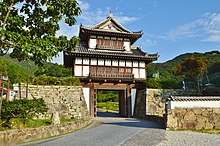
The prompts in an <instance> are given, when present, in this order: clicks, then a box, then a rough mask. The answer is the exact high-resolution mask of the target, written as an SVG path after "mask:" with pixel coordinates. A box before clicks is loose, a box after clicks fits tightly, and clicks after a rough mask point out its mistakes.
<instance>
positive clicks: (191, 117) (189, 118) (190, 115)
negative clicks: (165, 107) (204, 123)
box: [184, 111, 196, 121]
mask: <svg viewBox="0 0 220 146" xmlns="http://www.w3.org/2000/svg"><path fill="white" fill-rule="evenodd" d="M184 120H185V121H195V120H196V115H195V113H194V112H193V111H187V112H186V114H185V116H184Z"/></svg>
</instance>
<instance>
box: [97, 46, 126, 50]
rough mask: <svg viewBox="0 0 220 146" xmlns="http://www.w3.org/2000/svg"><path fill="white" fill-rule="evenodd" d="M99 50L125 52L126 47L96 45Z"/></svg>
mask: <svg viewBox="0 0 220 146" xmlns="http://www.w3.org/2000/svg"><path fill="white" fill-rule="evenodd" d="M96 48H98V49H106V50H124V49H125V47H124V46H107V45H96Z"/></svg>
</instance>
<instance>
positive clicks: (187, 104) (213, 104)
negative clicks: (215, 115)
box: [167, 101, 220, 109]
mask: <svg viewBox="0 0 220 146" xmlns="http://www.w3.org/2000/svg"><path fill="white" fill-rule="evenodd" d="M167 107H168V109H175V108H220V101H168V106H167Z"/></svg>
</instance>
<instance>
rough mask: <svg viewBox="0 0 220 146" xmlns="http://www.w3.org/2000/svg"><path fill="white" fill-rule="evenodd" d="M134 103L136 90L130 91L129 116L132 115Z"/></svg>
mask: <svg viewBox="0 0 220 146" xmlns="http://www.w3.org/2000/svg"><path fill="white" fill-rule="evenodd" d="M135 101H136V89H131V115H132V116H133V115H134V107H135Z"/></svg>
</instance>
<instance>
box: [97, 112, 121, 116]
mask: <svg viewBox="0 0 220 146" xmlns="http://www.w3.org/2000/svg"><path fill="white" fill-rule="evenodd" d="M97 117H108V118H109V117H114V118H116V117H120V115H119V113H117V112H102V111H97Z"/></svg>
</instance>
